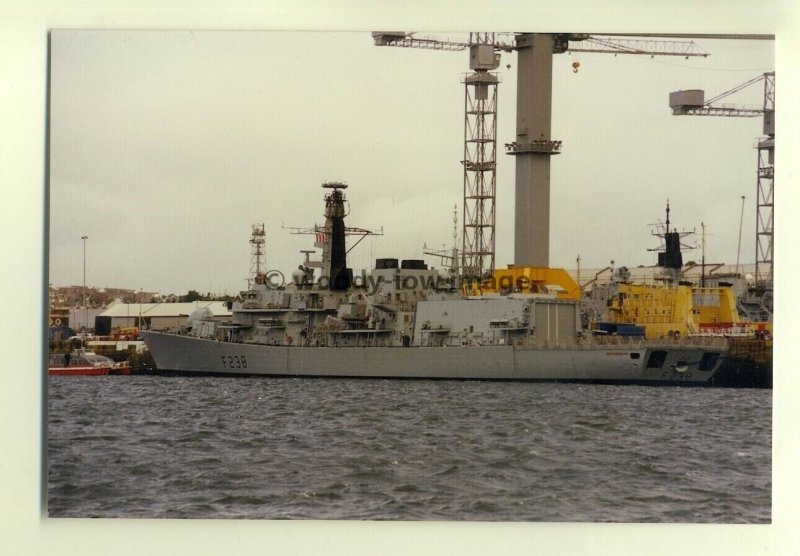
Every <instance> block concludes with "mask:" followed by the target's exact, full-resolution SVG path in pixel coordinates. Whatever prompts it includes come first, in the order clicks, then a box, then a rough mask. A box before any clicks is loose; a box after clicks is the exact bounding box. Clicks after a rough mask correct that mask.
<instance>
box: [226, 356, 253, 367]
mask: <svg viewBox="0 0 800 556" xmlns="http://www.w3.org/2000/svg"><path fill="white" fill-rule="evenodd" d="M220 359H221V360H222V368H223V369H246V368H247V359H246V358H245V356H244V355H220Z"/></svg>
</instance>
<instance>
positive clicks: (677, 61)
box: [49, 30, 780, 293]
mask: <svg viewBox="0 0 800 556" xmlns="http://www.w3.org/2000/svg"><path fill="white" fill-rule="evenodd" d="M433 34H435V35H438V36H447V37H452V38H456V39H460V40H465V39H466V38H467V34H454V33H449V34H448V33H433ZM695 42H696V43H697V44H698V45H699V46H700V47H701V48H702V49H704V50H705V51H706V52H708V53H709V54H710V56H709V57H708V58H705V59H702V58H692V59H688V60H684V59H682V58H674V57H660V58H654V59H651V58H650V57H647V56H616V57H614V56H612V55H607V54H588V53H583V54H578V53H573V54H561V55H557V56H555V57H554V67H553V116H552V121H553V126H552V128H553V137H554V138H555V139H560V140H562V141H563V147H562V150H563V154H561V155H558V156H556V157H554V158H553V160H552V177H551V191H552V193H551V214H552V229H551V246H550V247H551V257H550V260H551V264H552V266H563V267H567V268H574V267H575V259H576V257H577V256H578V255H580V257H581V265H582V266H583V267H584V268H592V267H602V266H605V265H606V264H608V262H609V260H611V259H614V260H615V261H616V262H617V265H621V264H626V265H628V266H636V265H640V264H645V265H649V264H654V263H655V261H656V256H655V253H652V252H648V251H647V249H648V248H654V247H657V246H658V240H657V239H656V238H654V237H653V236H652V235H651V229H652V228H651V226H650V224H653V223H655V222H657V221H658V220H663V218H664V206H665V202H666V200H667V199H669V201H670V204H671V207H672V222H673V223H674V224H675V225H677V226H678V228H679V229H693V228H694V229H697V230H698V232H699V230H700V225H701V222H704V223H705V225H706V229H707V234H708V236H707V253H706V258H707V260H708V261H713V262H725V263H728V264H734V263H735V262H736V257H737V252H736V250H737V241H738V230H739V217H740V210H741V196H742V195H745V196H746V197H747V199H746V204H745V214H744V226H743V234H742V254H741V259H742V262H753V259H754V255H755V229H756V223H755V210H756V209H755V192H756V161H757V158H756V156H757V153H756V150H755V149H754V148H753V145H754V143H755V141H756V138H757V137H759V136H760V134H761V119H760V118H710V117H705V118H701V117H688V116H686V117H677V116H672V115H671V112H670V109H669V107H668V94H669V92H670V91H674V90H678V89H689V88H700V89H705V90H706V94H707V97H710V96H714V95H716V94H718V93H721V92H723V91H726V90H728V89H731V88H733V87H734V86H736V85H738V84H740V83H743V82H745V81H747V80H749V79H751V78H752V77H754V76H757V75H759V74H760V73H763V72H765V71H771V70H773V69H774V43H773V42H772V41H741V40H740V41H733V40H696V41H695ZM574 61H579V62H580V69H579V71H578V72H577V73H574V72H573V71H572V63H573V62H574ZM507 64H509V65H510V66H511V67H510V69H508V68H507V67H506V65H507ZM467 71H468V54H467V53H466V52H441V51H430V50H416V49H403V48H385V47H384V48H379V47H376V46H373V43H372V38H371V36H370V34H369V33H368V32H249V31H238V32H210V31H204V32H189V31H132V32H131V31H88V30H79V31H54V32H53V33H52V36H51V80H50V95H51V96H50V101H51V105H50V107H51V110H50V117H51V120H50V125H51V143H50V164H51V166H50V172H51V178H50V276H49V281H50V283H51V284H53V285H56V286H59V285H71V284H80V283H82V269H83V267H82V242H81V236H83V235H86V236H88V237H89V239H88V241H87V278H86V280H87V284H88V285H90V286H95V287H125V288H135V289H143V290H146V291H159V292H162V293H183V292H186V291H188V290H189V289H196V290H200V291H203V292H206V291H211V292H219V293H224V292H227V293H235V292H237V291H239V290H241V289H243V288H244V287H245V285H246V279H247V277H248V273H249V267H250V262H249V259H250V254H249V247H250V246H249V243H248V239H249V233H250V225H251V224H253V223H257V222H264V223H265V224H266V231H267V247H266V251H267V266H268V268H270V269H272V268H277V269H279V270H282V271H284V272H290V271H291V269H292V268H294V267H296V265H297V264H298V263H299V262H300V260H301V259H300V253H299V251H300V250H301V249H309V248H312V246H311V242H312V239H311V238H310V237H308V236H298V235H290V234H289V231H288V230H286V229H282V225H286V226H310V225H312V224H314V223H315V222H317V223H322V222H323V221H324V219H323V218H322V195H323V191H322V190H321V188H320V184H321V183H322V182H324V181H330V180H338V181H344V182H347V183H348V184H349V186H350V188H349V189H348V191H347V194H348V198H349V201H350V204H351V214H350V217H349V219H348V224H349V225H351V226H360V227H366V228H371V229H376V230H378V229H380V228H381V227H382V228H383V230H384V235H383V236H382V237H376V238H373V239H368V240H366V241H364V242H362V243H361V244H360V245H359V246H358V247H356V248H355V249H354V250H353V251H352V253H351V256H350V260H349V262H350V266H352V267H354V269H355V270H356V272H358V271H359V269H361V268H365V267H370V265H371V261H372V260H373V259H374V258H375V257H398V258H422V249H423V245H424V244H425V243H427V244H428V245H429V246H432V247H441V246H443V245H446V246H448V247H450V246H451V244H452V212H453V207H454V205H456V204H457V205H458V207H459V218H460V216H461V195H462V167H461V164H460V163H459V160H460V159H461V157H462V149H463V133H464V131H463V110H464V107H463V97H464V91H463V85H462V84H461V78H462V76H463V74H464V73H465V72H467ZM499 73H500V74H501V78H502V83H501V85H500V91H499V109H498V121H499V123H498V146H499V149H498V152H499V155H498V158H499V167H498V171H497V263H498V266H502V265H505V264H507V263H510V262H513V261H512V257H513V201H514V199H513V191H514V160H513V158H512V157H510V156H507V155H505V154H503V150H504V149H503V148H502V145H503V143H505V142H510V141H512V140H513V139H514V130H515V108H516V100H515V97H516V55H515V54H503V60H502V64H501V68H500V70H499ZM777 87H778V88H779V87H780V85H779V84H778V86H777ZM762 98H763V87H762V86H760V85H758V86H753V87H751V88H749V89H746V90H744V91H742V92H741V93H737V95H736V96H732V97H730V98H729V99H726V102H732V103H736V104H746V105H760V104H761V102H762ZM459 230H460V222H459ZM698 238H699V233H698V235H697V236H696V238H695V239H694V240H691V242H695V241H696V240H697V239H698ZM699 257H700V255H699V252H697V253H688V254H686V255H685V258H686V259H687V260H688V259H692V258H696V259H697V260H699ZM428 262H429V263H430V264H434V265H438V264H439V262H438V261H437V260H436V259H435V258H430V257H428Z"/></svg>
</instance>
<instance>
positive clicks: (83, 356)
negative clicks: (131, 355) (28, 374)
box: [47, 348, 131, 376]
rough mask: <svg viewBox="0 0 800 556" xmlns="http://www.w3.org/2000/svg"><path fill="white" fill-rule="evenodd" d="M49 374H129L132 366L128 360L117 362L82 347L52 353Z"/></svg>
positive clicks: (48, 368)
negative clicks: (66, 352) (70, 350)
mask: <svg viewBox="0 0 800 556" xmlns="http://www.w3.org/2000/svg"><path fill="white" fill-rule="evenodd" d="M47 374H48V375H51V376H53V375H62V376H65V375H66V376H74V375H82V376H100V375H129V374H131V367H130V365H128V363H127V362H116V361H114V360H113V359H111V358H109V357H106V356H104V355H98V354H96V353H94V352H93V351H89V350H87V349H83V348H81V349H76V350H73V351H72V353H68V354H63V353H56V354H52V355H50V359H49V361H48V365H47Z"/></svg>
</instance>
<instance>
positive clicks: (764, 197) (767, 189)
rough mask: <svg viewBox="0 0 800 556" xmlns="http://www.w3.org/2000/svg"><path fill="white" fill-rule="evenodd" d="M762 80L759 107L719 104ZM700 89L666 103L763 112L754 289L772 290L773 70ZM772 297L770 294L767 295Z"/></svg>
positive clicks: (681, 108)
mask: <svg viewBox="0 0 800 556" xmlns="http://www.w3.org/2000/svg"><path fill="white" fill-rule="evenodd" d="M761 82H763V83H764V99H763V103H762V106H760V107H746V106H739V105H731V104H720V103H719V101H720V100H722V99H723V98H726V97H728V96H730V95H732V94H734V93H737V92H738V91H741V90H742V89H744V88H746V87H749V86H750V85H754V84H757V83H761ZM704 96H705V93H704V91H702V90H699V89H692V90H687V91H675V92H673V93H670V95H669V105H670V108H672V113H673V114H674V115H678V116H683V115H690V116H726V117H740V118H741V117H744V118H749V117H755V116H763V118H764V125H763V133H764V135H765V136H766V137H763V138H761V139H759V141H758V143H757V144H756V148H757V149H758V174H757V176H758V177H757V185H756V276H755V279H756V289H757V290H760V291H761V292H762V293H763V292H770V294H771V291H772V282H773V239H774V232H773V207H774V203H773V186H774V173H775V72H774V71H772V72H767V73H764V74H762V75H759V76H757V77H754V78H753V79H751V80H749V81H747V82H745V83H742V84H741V85H738V86H736V87H734V88H733V89H730V90H729V91H725V92H724V93H721V94H719V95H717V96H715V97H713V98H711V99H708V100H705V99H704ZM768 297H769V298H770V299H771V295H769V296H768Z"/></svg>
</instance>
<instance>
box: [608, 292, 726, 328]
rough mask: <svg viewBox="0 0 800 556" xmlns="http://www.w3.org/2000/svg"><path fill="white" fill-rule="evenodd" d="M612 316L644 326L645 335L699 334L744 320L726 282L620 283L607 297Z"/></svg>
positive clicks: (619, 321)
mask: <svg viewBox="0 0 800 556" xmlns="http://www.w3.org/2000/svg"><path fill="white" fill-rule="evenodd" d="M608 313H609V320H610V321H611V322H615V323H620V324H622V323H625V324H636V325H641V326H644V327H645V337H647V338H663V337H666V336H675V335H681V336H686V335H689V334H699V333H701V332H702V329H703V328H730V327H732V326H737V325H740V324H742V320H741V319H740V317H739V314H738V312H737V310H736V298H735V296H734V293H733V289H732V288H730V287H727V286H720V287H705V288H701V287H695V286H688V285H658V284H652V285H651V284H620V285H619V286H618V291H617V295H616V296H615V297H613V298H611V299H609V301H608Z"/></svg>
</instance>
